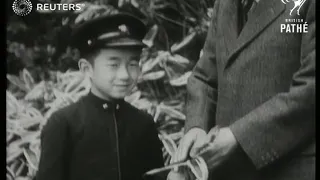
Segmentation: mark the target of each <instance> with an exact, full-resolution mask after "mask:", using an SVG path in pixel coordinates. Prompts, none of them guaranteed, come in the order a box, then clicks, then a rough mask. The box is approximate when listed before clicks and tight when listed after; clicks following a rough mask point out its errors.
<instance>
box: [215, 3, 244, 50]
mask: <svg viewBox="0 0 320 180" xmlns="http://www.w3.org/2000/svg"><path fill="white" fill-rule="evenodd" d="M224 1H225V2H223V1H222V2H223V3H221V5H222V7H220V8H219V9H222V10H223V11H222V14H220V19H221V23H219V24H220V25H221V29H220V32H221V33H222V34H223V40H224V43H225V47H226V50H227V51H226V52H227V54H228V53H230V51H231V50H232V49H233V48H234V46H235V42H236V40H237V38H238V35H239V31H240V29H239V22H240V17H239V16H238V14H239V9H238V7H239V2H240V0H224Z"/></svg>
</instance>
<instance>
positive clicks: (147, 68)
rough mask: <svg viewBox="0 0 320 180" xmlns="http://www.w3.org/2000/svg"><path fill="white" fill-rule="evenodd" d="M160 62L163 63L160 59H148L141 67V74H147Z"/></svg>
mask: <svg viewBox="0 0 320 180" xmlns="http://www.w3.org/2000/svg"><path fill="white" fill-rule="evenodd" d="M161 61H163V58H162V57H159V56H157V57H156V58H152V59H149V60H148V61H146V62H145V63H143V65H142V69H141V71H142V73H145V72H148V71H150V70H152V69H153V68H155V67H156V66H157V65H158V64H159V63H160V62H161Z"/></svg>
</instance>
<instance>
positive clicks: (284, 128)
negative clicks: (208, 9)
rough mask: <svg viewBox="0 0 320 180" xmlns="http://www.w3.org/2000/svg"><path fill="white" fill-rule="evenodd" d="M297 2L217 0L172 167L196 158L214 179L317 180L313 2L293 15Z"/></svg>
mask: <svg viewBox="0 0 320 180" xmlns="http://www.w3.org/2000/svg"><path fill="white" fill-rule="evenodd" d="M297 3H298V1H295V2H293V1H292V2H291V3H290V2H289V1H281V0H260V1H259V2H257V1H249V2H247V3H244V2H241V1H240V0H217V1H216V3H215V7H214V15H213V19H212V23H211V27H210V29H209V31H208V36H207V39H206V42H205V46H204V49H203V50H204V52H203V55H202V57H201V58H200V60H199V61H198V63H197V64H196V66H195V68H194V71H193V74H192V75H191V77H190V78H189V81H188V86H187V88H188V103H187V110H186V112H187V121H186V125H185V132H186V134H185V136H184V137H183V139H182V140H181V142H180V145H179V148H178V150H177V153H176V155H175V156H174V158H173V162H178V161H184V160H185V159H187V158H189V156H190V157H197V156H200V157H202V158H203V159H204V160H205V161H206V165H207V168H208V170H209V171H210V176H211V178H212V179H215V180H219V179H223V180H228V179H239V180H250V179H255V180H258V179H265V180H278V179H279V180H280V179H281V180H285V179H288V180H295V179H296V180H310V179H314V178H315V33H316V32H315V24H316V23H315V0H306V1H305V3H304V4H303V5H302V6H301V7H299V8H296V9H300V10H299V13H297V11H293V12H292V14H291V15H290V11H291V9H292V8H293V7H294V5H295V4H297ZM243 6H244V7H245V8H242V7H243ZM247 9H248V10H247ZM246 11H248V13H247V12H246ZM299 14H300V15H299ZM289 19H291V20H292V19H295V20H296V19H302V20H303V22H302V23H303V24H304V23H306V24H307V26H308V28H307V31H308V32H306V31H304V32H302V30H301V29H300V30H299V29H298V30H297V29H296V30H295V31H294V32H293V29H291V30H290V29H289V30H288V28H293V26H292V25H290V23H297V22H293V21H289ZM300 23H301V20H300ZM300 23H299V22H298V24H300ZM282 26H285V27H286V28H287V29H286V30H285V31H283V29H281V28H282ZM288 26H290V27H288ZM294 27H295V28H296V27H297V26H294ZM297 31H299V32H298V33H297ZM215 126H216V127H220V128H215V129H218V131H217V132H216V133H209V137H208V136H207V132H208V131H209V130H210V129H212V128H213V127H215ZM210 136H212V137H214V138H212V137H210ZM210 138H211V139H212V140H211V141H210V140H208V139H210ZM204 144H205V146H204ZM171 174H172V173H171Z"/></svg>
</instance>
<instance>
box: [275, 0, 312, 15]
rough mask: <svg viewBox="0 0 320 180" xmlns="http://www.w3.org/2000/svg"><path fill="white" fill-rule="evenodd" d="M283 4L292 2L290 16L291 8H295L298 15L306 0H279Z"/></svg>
mask: <svg viewBox="0 0 320 180" xmlns="http://www.w3.org/2000/svg"><path fill="white" fill-rule="evenodd" d="M281 1H282V3H283V4H287V3H290V2H293V3H294V6H293V8H292V9H291V10H290V16H291V15H292V12H293V10H295V9H296V10H297V14H298V15H300V9H301V7H302V5H303V4H304V3H305V2H306V0H281Z"/></svg>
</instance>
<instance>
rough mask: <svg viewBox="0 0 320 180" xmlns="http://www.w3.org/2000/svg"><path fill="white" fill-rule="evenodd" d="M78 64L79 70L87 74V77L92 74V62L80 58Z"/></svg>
mask: <svg viewBox="0 0 320 180" xmlns="http://www.w3.org/2000/svg"><path fill="white" fill-rule="evenodd" d="M78 66H79V70H80V71H81V72H82V73H83V74H85V75H88V76H89V77H91V75H92V71H93V70H92V68H93V67H92V64H91V63H90V62H89V61H88V60H86V59H83V58H81V59H80V60H79V61H78Z"/></svg>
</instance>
